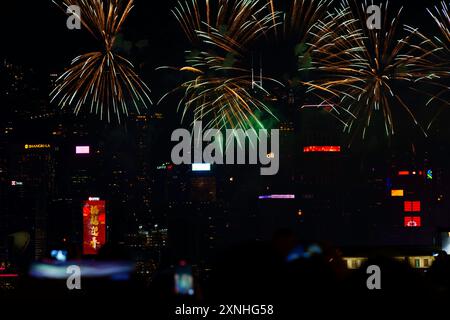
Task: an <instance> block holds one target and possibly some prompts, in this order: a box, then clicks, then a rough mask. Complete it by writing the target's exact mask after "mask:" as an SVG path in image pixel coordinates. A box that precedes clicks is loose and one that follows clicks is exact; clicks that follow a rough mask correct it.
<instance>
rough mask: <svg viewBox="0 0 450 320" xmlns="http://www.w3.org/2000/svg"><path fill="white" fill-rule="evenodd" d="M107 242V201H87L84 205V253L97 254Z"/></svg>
mask: <svg viewBox="0 0 450 320" xmlns="http://www.w3.org/2000/svg"><path fill="white" fill-rule="evenodd" d="M105 242H106V211H105V201H103V200H97V201H93V200H89V201H85V202H84V205H83V254H85V255H92V254H97V253H98V251H99V250H100V248H101V247H102V246H103V245H104V244H105Z"/></svg>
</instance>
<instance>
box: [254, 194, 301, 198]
mask: <svg viewBox="0 0 450 320" xmlns="http://www.w3.org/2000/svg"><path fill="white" fill-rule="evenodd" d="M258 198H259V199H295V195H294V194H270V195H267V196H259V197H258Z"/></svg>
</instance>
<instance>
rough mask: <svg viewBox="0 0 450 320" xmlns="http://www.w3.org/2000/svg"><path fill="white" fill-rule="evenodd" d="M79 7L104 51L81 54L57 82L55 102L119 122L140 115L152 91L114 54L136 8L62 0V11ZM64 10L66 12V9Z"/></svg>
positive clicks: (129, 1)
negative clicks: (124, 26) (132, 113)
mask: <svg viewBox="0 0 450 320" xmlns="http://www.w3.org/2000/svg"><path fill="white" fill-rule="evenodd" d="M72 5H76V6H78V7H79V8H80V15H81V16H80V17H78V18H79V19H80V21H81V23H82V25H83V27H84V28H85V29H86V30H88V31H89V32H90V33H91V34H92V35H93V36H94V37H95V38H96V39H97V40H98V41H99V42H101V44H102V51H98V52H91V53H86V54H83V55H80V56H78V57H76V58H75V59H73V61H72V64H71V66H70V68H69V69H68V70H66V71H65V72H64V73H63V74H62V75H61V76H60V77H59V78H58V79H57V81H56V87H55V88H54V90H53V91H52V92H51V94H50V95H51V98H52V101H57V102H58V104H59V106H60V107H61V108H64V107H72V108H73V109H74V112H75V113H76V114H78V113H79V112H80V111H82V110H83V109H84V108H87V109H89V111H90V112H91V113H95V114H97V115H99V116H100V118H101V119H103V118H106V119H107V120H108V121H110V120H111V116H112V115H113V114H114V115H115V116H116V118H117V120H118V121H119V122H120V119H121V117H122V116H124V115H125V116H126V115H128V113H129V111H130V110H131V109H133V110H135V111H136V112H137V113H140V110H141V109H142V108H147V106H148V105H149V104H151V99H150V97H149V92H150V90H149V88H148V87H147V86H146V84H145V83H144V82H143V81H142V80H141V79H140V78H139V76H138V75H137V73H136V72H135V71H134V67H133V65H132V63H131V62H130V61H128V60H127V59H126V58H124V57H122V56H121V55H119V54H117V53H115V52H114V50H113V47H114V43H115V40H116V36H117V34H118V33H119V31H120V29H121V27H122V26H123V23H124V22H125V20H126V18H127V17H128V15H129V14H130V12H131V10H132V8H133V0H124V1H120V0H104V1H101V0H63V2H62V4H61V5H59V7H60V8H62V9H64V8H68V7H69V6H72ZM64 11H65V10H64Z"/></svg>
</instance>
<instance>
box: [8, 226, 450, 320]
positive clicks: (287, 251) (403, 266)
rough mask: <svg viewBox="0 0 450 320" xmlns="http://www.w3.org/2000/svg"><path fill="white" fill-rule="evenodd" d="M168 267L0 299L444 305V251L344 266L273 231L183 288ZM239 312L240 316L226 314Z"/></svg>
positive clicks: (23, 283)
mask: <svg viewBox="0 0 450 320" xmlns="http://www.w3.org/2000/svg"><path fill="white" fill-rule="evenodd" d="M96 259H97V261H102V260H103V261H126V260H128V259H129V256H128V253H127V251H126V250H124V249H123V248H121V247H119V246H114V245H111V244H108V245H105V246H104V248H103V249H102V250H101V252H100V254H99V256H98V257H97V258H96ZM369 265H377V266H379V268H380V270H381V289H380V290H369V289H368V287H367V283H366V282H367V279H368V277H369V276H370V275H368V274H367V266H369ZM176 272H177V271H176V266H175V265H170V264H167V266H166V267H163V266H162V267H161V268H160V269H159V270H158V271H157V272H155V274H154V275H153V277H152V281H151V282H149V283H145V282H143V281H139V280H138V278H137V275H134V274H131V275H130V277H129V278H126V279H124V278H121V279H114V278H111V277H103V278H102V277H95V278H82V289H81V290H68V289H67V287H66V281H65V280H61V279H59V280H50V279H34V278H33V277H30V276H26V277H22V278H21V279H20V280H19V283H18V285H17V288H16V289H15V290H13V291H9V292H1V291H0V295H2V297H1V299H2V300H1V301H6V300H5V299H10V300H11V301H14V300H15V301H17V300H20V301H31V300H33V301H39V300H46V301H64V300H68V301H79V302H80V303H82V304H85V303H88V304H89V303H94V304H95V303H100V301H119V304H115V303H109V304H108V305H107V308H114V307H123V306H131V305H133V306H134V307H133V308H136V309H133V310H139V309H140V308H141V309H142V310H147V311H149V312H150V314H161V315H163V316H161V317H159V318H158V319H166V318H174V319H180V318H179V317H178V318H177V316H175V315H174V310H175V308H176V307H177V306H181V305H183V304H184V305H187V306H190V305H192V306H195V305H207V306H219V305H224V304H239V305H243V304H245V305H254V304H256V305H273V306H274V310H275V315H273V316H272V317H270V319H293V318H292V315H299V314H302V313H304V312H306V311H305V310H309V309H311V308H314V310H315V311H314V312H315V314H320V313H321V312H324V313H326V312H330V311H332V310H336V309H331V310H330V308H336V307H335V306H338V308H339V310H340V311H342V312H345V311H347V312H351V311H352V310H353V309H354V308H355V306H356V305H359V306H361V305H360V303H364V304H366V305H367V306H380V305H391V306H392V307H394V308H397V309H398V310H402V309H403V308H404V309H405V310H408V311H411V310H414V309H415V308H417V307H420V306H421V305H424V304H425V301H427V302H430V301H432V303H433V305H434V306H435V307H436V308H441V307H442V306H445V305H449V303H450V257H449V256H447V255H446V254H445V252H440V253H439V254H438V255H437V256H436V258H435V261H434V263H433V265H432V266H431V267H430V268H429V269H427V270H426V272H424V271H423V270H418V269H414V268H412V267H411V266H410V265H409V264H407V263H406V262H402V261H399V260H396V259H393V258H389V257H386V256H383V255H382V254H381V255H377V256H373V257H369V258H368V260H367V261H365V263H364V264H363V265H362V266H361V267H360V268H359V269H356V270H349V269H348V268H347V267H346V264H345V263H344V260H343V259H342V257H341V254H340V252H339V250H337V249H335V248H333V247H332V246H327V245H323V244H322V245H318V244H312V245H306V244H304V243H302V242H300V241H299V240H298V239H297V238H296V236H295V235H294V234H293V233H291V232H289V231H287V230H283V231H279V232H277V233H276V234H275V235H274V236H273V239H272V240H271V241H268V242H255V243H246V244H241V245H239V246H236V247H233V248H229V249H228V250H226V251H221V252H220V254H218V255H217V258H216V259H215V260H214V261H213V262H212V266H211V271H210V272H209V273H208V276H207V277H202V278H197V277H196V275H195V274H194V275H193V280H194V282H193V288H192V290H191V291H190V292H189V294H180V292H178V293H177V290H176V286H177V284H176V283H175V282H176V280H175V274H176ZM317 306H319V307H317ZM331 306H334V307H331ZM103 307H105V305H104V306H103ZM333 312H334V311H333ZM208 318H214V317H213V316H211V317H208ZM219 318H220V317H219ZM239 318H242V316H240V317H238V316H236V317H234V318H233V317H229V319H239ZM181 319H191V318H181ZM255 319H259V318H255Z"/></svg>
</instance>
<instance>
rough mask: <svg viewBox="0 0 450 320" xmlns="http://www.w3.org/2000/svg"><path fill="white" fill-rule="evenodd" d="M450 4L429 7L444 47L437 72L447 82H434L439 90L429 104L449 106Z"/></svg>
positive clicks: (437, 41)
mask: <svg viewBox="0 0 450 320" xmlns="http://www.w3.org/2000/svg"><path fill="white" fill-rule="evenodd" d="M449 7H450V4H448V5H447V3H446V2H445V1H442V2H441V5H440V6H435V7H434V9H427V11H428V13H429V14H430V15H431V17H432V18H433V19H434V21H435V22H436V24H437V26H438V27H439V29H440V32H441V37H435V41H436V43H437V45H439V46H441V47H442V50H441V51H440V54H439V59H437V61H436V63H435V69H436V73H437V74H438V75H439V76H440V77H441V78H442V79H445V80H446V81H447V82H444V81H445V80H444V81H436V82H435V83H434V84H435V86H436V87H437V88H438V92H437V93H436V94H434V95H433V96H431V98H430V100H429V101H428V103H427V105H430V104H431V103H433V102H436V101H437V102H439V103H441V104H442V105H445V106H449V105H450V102H449V100H448V99H445V98H444V96H445V95H448V93H449V92H450V87H449V85H448V78H449V76H450V11H449ZM443 110H444V108H441V109H440V110H439V111H438V112H437V113H436V115H435V116H434V118H433V119H432V121H430V124H429V126H428V127H430V126H431V125H432V124H433V122H434V120H436V119H437V117H438V116H439V114H440V113H441V112H442V111H443Z"/></svg>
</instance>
